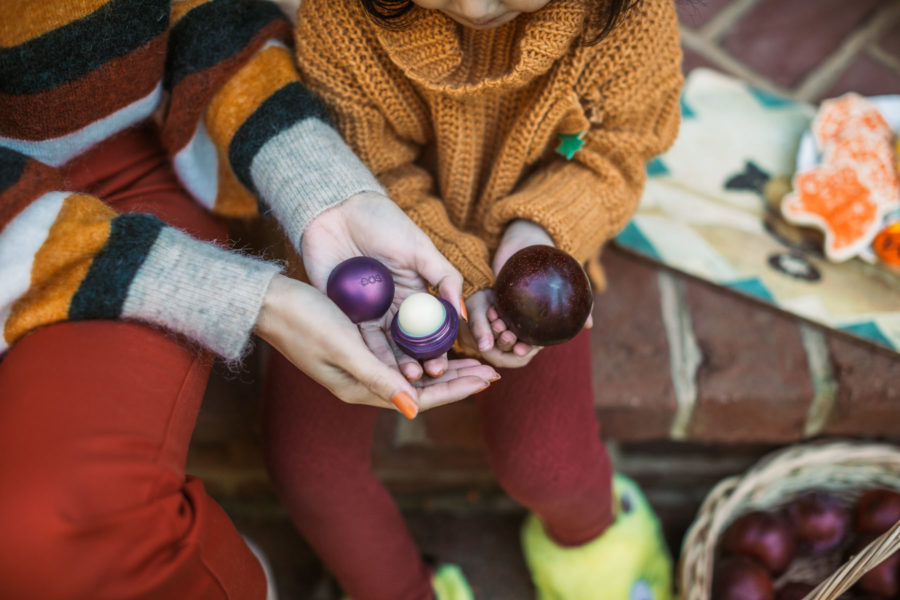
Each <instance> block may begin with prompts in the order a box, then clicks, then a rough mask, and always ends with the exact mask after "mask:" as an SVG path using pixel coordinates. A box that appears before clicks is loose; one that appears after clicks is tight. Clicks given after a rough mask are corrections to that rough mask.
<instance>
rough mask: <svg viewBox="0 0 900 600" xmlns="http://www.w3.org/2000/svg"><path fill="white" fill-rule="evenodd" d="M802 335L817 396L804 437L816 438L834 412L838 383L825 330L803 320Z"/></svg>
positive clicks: (801, 324)
mask: <svg viewBox="0 0 900 600" xmlns="http://www.w3.org/2000/svg"><path fill="white" fill-rule="evenodd" d="M800 338H801V340H802V343H803V349H804V350H806V361H807V364H808V365H809V374H810V377H811V378H812V384H813V399H812V401H811V402H810V404H809V410H808V411H807V413H806V423H805V425H804V428H803V437H807V438H808V437H813V436H815V435H818V434H819V433H821V432H822V430H823V429H825V425H827V424H828V419H829V418H830V417H831V413H832V412H833V411H834V405H835V396H836V391H837V383H836V381H835V378H834V371H833V370H832V368H831V360H830V354H829V352H828V345H827V344H826V343H825V333H824V332H823V331H822V330H821V329H819V328H818V327H814V326H812V325H810V324H808V323H800Z"/></svg>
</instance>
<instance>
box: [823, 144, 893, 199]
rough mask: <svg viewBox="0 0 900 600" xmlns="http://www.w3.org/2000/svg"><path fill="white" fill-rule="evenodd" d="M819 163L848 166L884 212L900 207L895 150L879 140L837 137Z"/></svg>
mask: <svg viewBox="0 0 900 600" xmlns="http://www.w3.org/2000/svg"><path fill="white" fill-rule="evenodd" d="M822 163H823V164H828V165H834V166H838V165H841V166H844V165H846V166H850V167H853V168H854V169H856V172H857V173H858V174H859V176H860V180H861V181H862V182H863V183H865V184H866V185H867V186H868V187H869V189H871V190H872V192H873V193H874V194H875V200H876V201H877V202H878V203H879V204H881V205H883V206H884V207H885V208H886V209H888V210H890V209H893V208H897V207H900V177H898V174H897V169H896V168H895V164H894V163H895V156H894V149H893V147H892V146H891V144H890V143H888V142H887V141H885V140H884V138H882V137H881V136H877V135H874V134H872V133H869V132H864V133H857V134H856V135H853V136H849V135H844V136H839V137H837V138H836V139H834V140H833V141H832V142H831V143H829V144H828V146H827V147H826V149H825V154H824V156H823V157H822Z"/></svg>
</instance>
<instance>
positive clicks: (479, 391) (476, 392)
mask: <svg viewBox="0 0 900 600" xmlns="http://www.w3.org/2000/svg"><path fill="white" fill-rule="evenodd" d="M489 387H491V386H490V385H486V386H484V387H483V388H481V389H480V390H476V391H475V394H480V393H481V392H483V391H484V390H486V389H488V388H489ZM473 395H474V394H473Z"/></svg>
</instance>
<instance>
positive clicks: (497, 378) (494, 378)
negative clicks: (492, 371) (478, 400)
mask: <svg viewBox="0 0 900 600" xmlns="http://www.w3.org/2000/svg"><path fill="white" fill-rule="evenodd" d="M501 379H503V378H502V377H500V376H499V375H497V376H496V377H492V378H491V379H489V380H488V381H490V382H491V383H494V382H495V381H500V380H501Z"/></svg>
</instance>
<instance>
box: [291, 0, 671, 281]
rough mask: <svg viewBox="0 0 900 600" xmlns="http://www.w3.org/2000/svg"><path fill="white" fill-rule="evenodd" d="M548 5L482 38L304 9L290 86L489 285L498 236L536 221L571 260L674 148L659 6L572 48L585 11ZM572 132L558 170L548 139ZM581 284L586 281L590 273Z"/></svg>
mask: <svg viewBox="0 0 900 600" xmlns="http://www.w3.org/2000/svg"><path fill="white" fill-rule="evenodd" d="M597 1H600V0H551V2H550V3H549V4H548V5H547V6H546V7H544V8H543V9H541V10H539V11H537V12H535V13H531V14H523V15H520V16H519V17H517V18H516V19H514V20H513V21H512V22H510V23H508V24H506V25H504V26H502V27H499V28H496V29H491V30H486V31H476V30H471V29H468V28H464V27H462V26H461V25H458V24H457V23H455V22H454V21H452V20H451V19H450V18H448V17H446V16H445V15H443V14H442V13H441V12H439V11H434V10H432V11H428V10H422V9H419V8H414V9H413V20H412V22H411V24H409V25H408V26H406V27H404V28H402V29H399V30H391V29H387V28H384V27H383V26H381V25H379V24H377V23H375V22H374V21H372V20H371V19H369V18H368V17H367V15H366V13H365V12H364V10H363V9H362V8H361V6H360V5H359V0H303V3H302V4H301V7H300V13H299V16H298V23H299V24H298V26H297V31H296V42H297V52H298V55H299V65H300V69H301V71H302V73H301V77H302V78H303V79H304V80H305V83H306V84H307V85H308V86H309V87H310V88H311V89H313V90H314V91H316V92H317V93H318V94H320V95H321V96H322V98H323V99H324V100H325V102H326V103H327V104H329V105H330V107H331V109H332V110H333V112H334V114H335V116H336V120H337V123H338V126H339V128H340V130H341V131H342V133H343V135H344V137H345V139H346V140H347V141H348V143H349V144H350V146H351V147H352V148H353V149H354V150H355V151H356V152H357V154H359V156H360V157H361V158H362V160H363V161H364V162H365V163H366V164H367V166H368V167H369V168H370V169H371V170H372V171H373V173H374V174H375V175H376V176H377V177H378V178H379V180H380V181H381V183H382V184H383V185H384V186H385V188H386V189H387V190H388V193H389V195H390V196H391V198H393V199H394V201H396V202H397V204H398V205H399V206H401V207H402V208H403V209H404V210H405V211H406V213H407V214H408V215H409V216H410V217H411V218H412V219H413V220H414V221H415V222H416V223H417V224H418V225H419V226H420V227H421V228H422V229H423V230H424V231H425V232H426V233H428V235H429V236H430V237H431V239H432V240H433V241H434V242H435V244H436V245H437V247H438V249H439V250H440V251H441V252H443V253H444V255H445V256H447V258H448V259H449V260H450V261H451V262H452V263H453V264H454V265H455V266H456V267H457V268H458V269H459V270H460V272H461V273H462V274H463V276H464V278H465V293H466V295H467V296H468V295H469V294H471V293H473V292H475V291H477V290H478V289H481V288H485V287H489V286H490V285H491V284H492V283H493V279H494V275H493V273H492V271H491V267H490V258H491V255H492V252H493V251H494V250H495V249H496V247H497V244H498V242H499V240H500V236H501V235H502V234H503V231H504V228H505V226H506V225H507V224H508V223H509V222H510V221H512V220H513V219H520V218H521V219H528V220H530V221H534V222H535V223H538V224H539V225H541V226H542V227H544V229H546V230H547V231H548V232H549V233H550V235H551V236H552V237H553V239H554V241H555V242H556V244H557V245H558V246H559V247H560V248H562V249H563V250H565V251H567V252H569V253H570V254H572V255H573V256H575V257H576V258H577V259H578V260H580V261H582V262H585V261H588V260H589V259H594V258H596V256H597V255H598V249H599V248H600V246H601V245H602V244H603V242H604V241H605V240H607V239H609V238H610V237H612V236H613V235H615V234H616V233H617V232H618V231H619V230H620V229H621V228H622V227H624V225H625V224H626V222H627V221H628V219H629V218H630V217H631V215H632V213H633V212H634V210H635V208H636V206H637V203H638V199H639V197H640V193H641V189H642V187H643V183H644V178H645V165H646V162H647V161H648V160H649V159H650V158H651V157H653V156H654V155H656V154H658V153H660V152H662V151H663V150H665V149H666V148H667V147H668V146H669V145H670V144H671V143H672V141H673V140H674V138H675V134H676V131H677V129H678V121H679V101H678V97H679V92H680V89H681V83H682V76H681V68H680V62H681V52H680V49H679V42H678V29H677V19H676V15H675V10H674V6H673V2H672V0H643V1H642V2H641V4H640V6H639V7H638V8H636V9H634V10H632V11H630V12H628V13H627V14H626V16H625V18H624V19H623V20H622V21H621V22H620V24H619V26H618V27H617V28H616V29H615V31H613V33H612V34H610V35H609V36H608V37H607V38H605V39H604V40H603V41H601V42H600V43H599V44H596V45H594V46H583V45H582V44H581V43H580V41H581V37H580V36H581V34H582V29H583V23H584V20H585V18H586V15H587V7H588V5H589V4H590V3H592V2H597ZM584 131H586V135H585V137H584V142H585V144H584V147H583V148H582V149H581V150H579V151H578V152H576V153H575V154H574V156H573V157H572V158H571V160H567V159H566V158H565V157H564V156H561V155H560V154H557V153H556V152H554V149H555V148H556V146H557V145H558V144H559V140H558V138H557V134H573V133H580V132H584ZM591 271H592V274H593V275H595V280H596V275H597V274H599V273H600V272H599V268H598V267H597V265H596V263H594V264H593V268H591Z"/></svg>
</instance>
